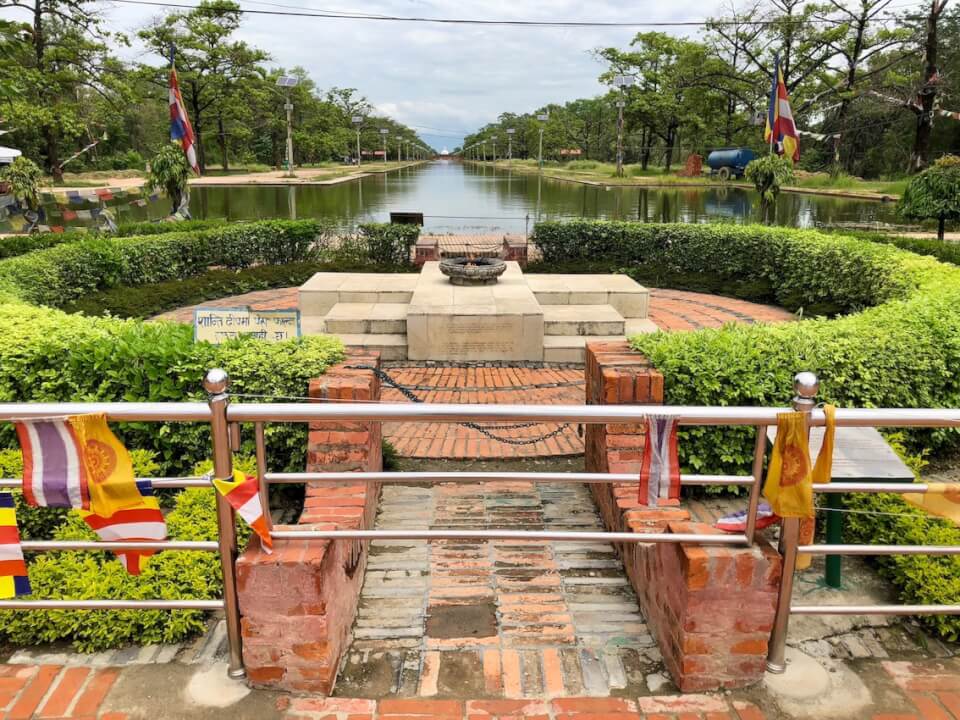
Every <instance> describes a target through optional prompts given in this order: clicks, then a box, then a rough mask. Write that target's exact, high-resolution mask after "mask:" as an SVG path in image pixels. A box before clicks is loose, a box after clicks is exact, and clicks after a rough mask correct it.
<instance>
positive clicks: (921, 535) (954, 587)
mask: <svg viewBox="0 0 960 720" xmlns="http://www.w3.org/2000/svg"><path fill="white" fill-rule="evenodd" d="M844 498H845V505H846V507H848V508H850V509H852V510H858V511H866V512H869V513H876V512H879V513H890V514H889V515H872V514H870V515H867V514H858V513H851V514H848V515H847V516H846V524H845V538H844V540H845V541H846V542H855V543H864V544H868V543H869V544H875V545H879V544H884V545H960V528H958V527H957V526H956V525H954V524H953V523H950V522H948V521H946V520H940V519H937V518H932V517H930V516H929V515H926V514H925V513H923V512H922V511H920V510H919V509H917V508H915V507H914V506H913V505H910V504H909V503H908V502H906V501H905V500H904V499H903V498H902V497H900V496H899V495H869V494H863V495H855V494H847V495H844ZM877 563H878V564H879V566H880V568H881V571H882V572H883V574H884V575H885V576H886V577H888V578H889V579H890V581H891V582H892V583H893V584H894V585H896V586H897V587H898V588H899V589H900V600H901V601H902V602H903V603H904V604H908V605H956V604H957V603H960V556H958V555H952V556H951V555H939V556H937V555H890V556H886V557H883V556H881V557H878V558H877ZM921 622H923V623H924V624H926V625H927V626H928V627H929V628H931V630H933V631H934V632H935V633H936V634H937V635H939V636H941V637H944V638H946V639H948V640H951V641H956V640H957V639H958V638H960V617H956V616H948V615H928V616H923V617H922V618H921Z"/></svg>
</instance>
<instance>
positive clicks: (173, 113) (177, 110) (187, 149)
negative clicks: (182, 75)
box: [170, 67, 200, 175]
mask: <svg viewBox="0 0 960 720" xmlns="http://www.w3.org/2000/svg"><path fill="white" fill-rule="evenodd" d="M170 139H171V140H179V141H180V144H181V145H182V146H183V152H184V154H185V155H186V156H187V162H188V163H189V164H190V167H191V168H192V169H193V171H194V172H195V173H196V174H197V175H199V174H200V166H199V165H198V164H197V149H196V147H194V136H193V127H191V125H190V118H188V117H187V109H186V107H184V105H183V98H182V97H181V96H180V84H179V83H178V82H177V69H176V68H175V67H171V68H170Z"/></svg>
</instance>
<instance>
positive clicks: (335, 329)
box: [323, 302, 410, 335]
mask: <svg viewBox="0 0 960 720" xmlns="http://www.w3.org/2000/svg"><path fill="white" fill-rule="evenodd" d="M409 307H410V306H409V305H407V304H404V303H347V302H338V303H337V304H336V305H334V306H333V307H332V308H330V312H328V313H327V314H326V316H325V317H324V319H323V321H324V329H325V330H326V332H328V333H334V334H336V335H403V334H406V332H407V308H409Z"/></svg>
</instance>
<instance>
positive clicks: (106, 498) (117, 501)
mask: <svg viewBox="0 0 960 720" xmlns="http://www.w3.org/2000/svg"><path fill="white" fill-rule="evenodd" d="M70 424H71V426H73V429H74V431H75V432H76V434H77V440H78V442H79V444H80V447H81V448H82V457H83V464H84V467H85V468H86V470H87V478H88V479H89V487H90V512H91V513H93V514H95V515H99V516H100V517H103V518H108V517H111V516H112V515H113V514H114V513H115V512H117V511H118V510H125V509H128V508H132V507H137V506H139V505H140V504H141V503H142V501H143V498H142V496H141V495H140V491H139V490H137V482H136V480H135V479H134V476H133V461H132V460H131V458H130V453H129V452H127V449H126V448H125V447H124V446H123V443H121V442H120V441H119V440H118V439H117V436H116V435H114V434H113V432H111V430H110V427H109V426H108V425H107V419H106V417H105V416H104V415H103V414H97V415H75V416H73V417H71V418H70Z"/></svg>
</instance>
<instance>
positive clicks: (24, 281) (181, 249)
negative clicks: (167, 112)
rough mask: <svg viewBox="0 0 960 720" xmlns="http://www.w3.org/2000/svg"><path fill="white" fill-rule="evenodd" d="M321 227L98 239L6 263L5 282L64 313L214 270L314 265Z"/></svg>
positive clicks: (2, 264)
mask: <svg viewBox="0 0 960 720" xmlns="http://www.w3.org/2000/svg"><path fill="white" fill-rule="evenodd" d="M320 229H321V227H320V225H319V224H318V223H315V222H312V221H309V220H301V221H272V220H268V221H263V222H256V223H245V224H237V225H221V226H217V227H214V228H212V229H210V230H202V231H200V232H178V233H168V234H163V235H156V236H145V237H136V238H119V239H114V238H107V237H105V236H94V237H91V238H88V239H84V240H81V241H79V242H74V243H69V244H61V245H56V246H54V247H51V248H48V249H46V250H38V251H36V252H32V253H29V254H27V255H21V256H19V257H14V258H8V259H6V260H0V283H2V282H4V281H6V282H7V284H8V285H13V286H15V287H16V288H17V292H18V294H19V296H20V297H22V298H23V299H24V300H27V301H29V302H32V303H37V304H44V305H52V306H54V307H59V306H62V305H64V304H66V303H68V302H70V301H72V300H75V299H76V298H79V297H82V296H83V295H85V294H87V293H89V292H93V291H96V290H102V289H105V288H109V287H116V286H118V285H139V284H142V283H154V282H160V281H163V280H179V279H183V278H187V277H192V276H195V275H199V274H201V273H203V272H205V271H206V270H207V269H208V268H209V267H210V266H223V267H228V268H233V269H240V268H245V267H250V266H252V265H256V264H261V263H265V264H282V263H290V262H297V261H305V260H312V259H314V258H316V257H317V256H318V255H319V247H318V240H317V236H318V233H319V232H320Z"/></svg>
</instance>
